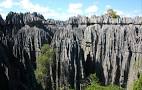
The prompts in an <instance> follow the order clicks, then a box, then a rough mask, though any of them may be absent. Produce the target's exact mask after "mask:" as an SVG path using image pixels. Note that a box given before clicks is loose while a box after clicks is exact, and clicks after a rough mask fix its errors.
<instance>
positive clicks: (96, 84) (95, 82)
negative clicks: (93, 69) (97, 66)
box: [85, 74, 124, 90]
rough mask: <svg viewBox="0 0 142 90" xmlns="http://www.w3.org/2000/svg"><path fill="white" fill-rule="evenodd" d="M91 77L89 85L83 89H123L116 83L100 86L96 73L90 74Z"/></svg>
mask: <svg viewBox="0 0 142 90" xmlns="http://www.w3.org/2000/svg"><path fill="white" fill-rule="evenodd" d="M90 79H91V85H88V86H87V87H86V88H85V90H124V89H122V88H121V87H119V86H117V85H108V86H102V85H101V84H100V83H99V80H98V78H97V77H96V74H91V75H90Z"/></svg>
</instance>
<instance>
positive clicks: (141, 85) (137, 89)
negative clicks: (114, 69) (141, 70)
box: [133, 74, 142, 90]
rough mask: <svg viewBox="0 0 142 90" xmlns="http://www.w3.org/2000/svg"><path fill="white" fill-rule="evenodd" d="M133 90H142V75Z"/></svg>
mask: <svg viewBox="0 0 142 90" xmlns="http://www.w3.org/2000/svg"><path fill="white" fill-rule="evenodd" d="M133 90H142V74H141V75H140V77H139V79H138V80H136V81H135V82H134V87H133Z"/></svg>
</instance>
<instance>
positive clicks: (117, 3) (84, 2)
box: [0, 0, 142, 20]
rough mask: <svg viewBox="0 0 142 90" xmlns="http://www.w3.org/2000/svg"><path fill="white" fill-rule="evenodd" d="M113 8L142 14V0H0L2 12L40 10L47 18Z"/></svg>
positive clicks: (133, 13) (66, 16)
mask: <svg viewBox="0 0 142 90" xmlns="http://www.w3.org/2000/svg"><path fill="white" fill-rule="evenodd" d="M108 8H113V9H114V10H115V11H117V13H118V14H119V15H121V16H131V17H134V16H142V0H0V14H1V15H2V16H3V18H5V17H6V15H7V13H8V12H10V11H13V12H38V13H40V14H42V15H43V16H44V17H45V18H46V19H47V18H52V19H59V20H66V19H68V17H70V16H76V15H85V16H91V15H102V14H104V13H105V12H106V10H107V9H108Z"/></svg>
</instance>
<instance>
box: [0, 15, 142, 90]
mask: <svg viewBox="0 0 142 90" xmlns="http://www.w3.org/2000/svg"><path fill="white" fill-rule="evenodd" d="M45 43H48V44H50V45H51V46H52V47H53V48H54V49H55V59H54V60H53V61H54V63H53V65H52V66H53V67H52V72H53V76H52V77H53V80H54V82H52V84H51V85H53V88H51V89H53V90H59V89H60V88H64V89H65V90H68V89H69V88H75V89H76V90H81V89H82V87H83V85H84V83H83V80H85V78H87V76H89V75H90V74H92V73H96V75H97V77H98V78H99V80H100V81H101V82H102V84H104V85H108V84H117V85H120V86H121V87H126V88H127V89H128V90H131V89H132V84H133V82H134V80H136V79H137V78H138V75H139V73H141V72H142V62H141V61H142V17H135V18H129V17H122V18H116V19H114V18H110V17H109V16H106V15H104V16H92V17H90V18H88V17H85V16H77V17H71V18H69V20H67V21H57V20H53V19H47V20H45V19H44V17H43V16H42V15H40V14H38V13H35V12H34V13H25V14H23V13H20V14H19V13H13V12H10V13H9V14H8V16H7V17H6V20H3V19H2V18H1V16H0V78H2V79H3V81H4V83H2V82H0V89H1V88H2V90H6V86H8V88H9V89H10V90H19V88H20V90H22V89H24V90H36V89H37V88H36V84H37V83H36V80H35V77H34V70H35V69H36V63H35V61H36V59H37V57H38V55H39V53H40V48H41V46H42V45H43V44H45ZM33 82H34V83H33ZM1 85H2V86H4V87H1ZM37 90H39V89H37Z"/></svg>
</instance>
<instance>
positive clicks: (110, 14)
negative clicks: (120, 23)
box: [107, 9, 120, 18]
mask: <svg viewBox="0 0 142 90" xmlns="http://www.w3.org/2000/svg"><path fill="white" fill-rule="evenodd" d="M107 14H108V15H109V16H111V17H112V18H119V17H120V16H119V15H117V12H116V11H114V10H113V9H108V10H107Z"/></svg>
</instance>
